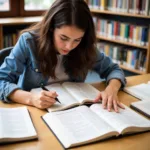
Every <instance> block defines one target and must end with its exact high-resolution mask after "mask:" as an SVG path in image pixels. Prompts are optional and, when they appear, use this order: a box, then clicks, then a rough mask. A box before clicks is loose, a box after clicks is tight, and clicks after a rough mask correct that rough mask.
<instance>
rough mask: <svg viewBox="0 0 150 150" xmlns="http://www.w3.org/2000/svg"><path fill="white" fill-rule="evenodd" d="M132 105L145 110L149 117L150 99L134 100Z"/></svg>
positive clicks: (141, 110)
mask: <svg viewBox="0 0 150 150" xmlns="http://www.w3.org/2000/svg"><path fill="white" fill-rule="evenodd" d="M131 107H132V108H134V109H136V110H138V111H140V112H143V113H144V115H146V116H147V117H150V101H138V102H133V103H131Z"/></svg>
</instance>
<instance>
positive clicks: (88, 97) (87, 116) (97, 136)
mask: <svg viewBox="0 0 150 150" xmlns="http://www.w3.org/2000/svg"><path fill="white" fill-rule="evenodd" d="M46 88H47V89H49V90H53V91H56V92H57V93H58V99H59V101H60V102H61V103H58V102H56V103H55V104H54V105H53V106H51V107H50V108H48V109H47V110H48V113H45V115H43V116H42V119H43V121H44V122H45V123H46V125H47V126H48V127H49V128H50V129H51V131H53V133H54V135H55V136H56V137H57V139H59V142H61V144H62V146H63V147H65V148H70V147H74V146H79V145H83V144H88V143H91V142H95V141H100V140H103V139H108V138H112V137H116V136H120V135H124V134H129V133H132V134H133V133H137V132H143V131H149V130H150V120H148V119H147V118H145V117H143V116H141V115H140V114H138V113H137V112H135V111H133V110H132V109H130V108H129V107H127V106H125V105H124V107H125V109H119V111H120V112H119V113H116V112H114V111H113V110H112V111H111V112H108V111H107V110H106V109H103V107H102V104H101V103H97V104H94V103H93V99H94V98H95V97H96V96H97V94H98V93H99V91H98V90H97V89H96V88H94V87H93V86H92V85H90V84H88V83H75V82H64V83H62V84H61V83H55V84H51V85H47V86H46ZM41 90H42V89H41V88H36V89H32V90H31V92H32V93H38V92H40V91H41ZM86 102H91V104H92V105H91V106H90V107H88V106H86V105H85V104H86ZM80 105H82V106H80ZM75 106H78V107H75ZM72 107H73V108H72ZM66 109H67V110H66ZM0 114H1V119H0V128H1V132H2V134H0V143H5V142H14V141H22V140H30V139H37V138H38V136H37V133H36V130H35V128H36V125H35V128H34V125H33V124H34V122H33V123H32V120H31V117H30V115H29V112H28V110H27V108H26V107H16V108H0ZM31 116H32V114H31Z"/></svg>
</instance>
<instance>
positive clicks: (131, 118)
mask: <svg viewBox="0 0 150 150" xmlns="http://www.w3.org/2000/svg"><path fill="white" fill-rule="evenodd" d="M124 106H125V105H124ZM90 109H91V110H92V111H93V112H95V113H96V114H97V115H98V116H99V117H100V118H102V119H103V120H105V121H106V122H107V123H108V124H110V125H111V126H112V127H114V128H115V129H116V130H117V131H118V132H119V133H120V134H121V133H122V134H123V133H130V132H131V133H132V132H140V131H145V130H150V121H149V120H148V119H146V118H144V117H142V116H141V115H139V114H137V113H136V112H135V111H133V110H132V109H130V108H128V107H127V106H125V109H119V113H116V112H114V111H113V112H108V110H106V109H103V108H102V104H93V105H92V106H91V107H90Z"/></svg>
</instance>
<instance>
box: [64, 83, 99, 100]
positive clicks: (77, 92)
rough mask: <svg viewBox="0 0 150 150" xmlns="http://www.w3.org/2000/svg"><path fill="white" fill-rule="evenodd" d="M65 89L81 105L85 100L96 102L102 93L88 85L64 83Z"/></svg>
mask: <svg viewBox="0 0 150 150" xmlns="http://www.w3.org/2000/svg"><path fill="white" fill-rule="evenodd" d="M63 87H64V88H65V89H66V90H67V91H68V92H69V93H71V95H73V96H74V97H75V98H76V99H77V100H78V101H79V102H80V103H81V102H82V101H83V100H85V99H88V100H94V99H95V98H96V97H97V95H98V94H99V92H100V91H98V90H97V89H96V88H94V87H93V86H92V85H89V84H87V83H77V82H76V83H75V82H64V83H63Z"/></svg>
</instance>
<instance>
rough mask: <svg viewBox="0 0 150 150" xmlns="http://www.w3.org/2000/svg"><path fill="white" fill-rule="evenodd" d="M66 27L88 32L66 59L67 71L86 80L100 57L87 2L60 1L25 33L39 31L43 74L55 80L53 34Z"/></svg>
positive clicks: (38, 53)
mask: <svg viewBox="0 0 150 150" xmlns="http://www.w3.org/2000/svg"><path fill="white" fill-rule="evenodd" d="M63 25H68V26H70V25H74V26H76V27H77V28H79V29H81V30H83V31H84V32H85V34H84V37H83V38H82V40H81V42H80V44H79V45H78V46H77V47H76V48H75V49H74V50H72V51H71V52H70V53H69V54H68V55H66V56H64V58H63V63H64V66H65V72H66V73H67V74H69V75H70V76H73V77H80V78H82V79H84V78H85V76H86V74H87V72H88V69H90V68H91V67H92V65H93V63H94V61H95V58H96V50H95V42H96V35H95V29H94V24H93V19H92V16H91V13H90V10H89V8H88V6H87V4H86V2H85V1H84V0H56V1H55V2H54V3H53V4H52V6H51V7H50V9H49V10H48V11H47V12H46V13H45V15H44V17H43V19H42V21H41V22H39V23H37V24H36V25H34V26H32V27H30V28H28V29H26V30H23V32H27V31H28V32H30V31H35V33H36V34H34V36H36V37H38V38H36V40H37V41H36V43H37V52H36V57H37V60H38V61H39V65H40V70H41V72H42V73H43V75H45V76H51V77H52V78H54V79H55V78H56V76H55V68H56V65H57V53H56V50H55V48H54V45H53V31H54V29H55V28H60V27H62V26H63ZM23 32H22V33H23Z"/></svg>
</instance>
